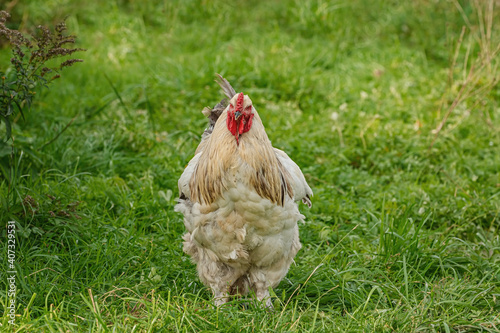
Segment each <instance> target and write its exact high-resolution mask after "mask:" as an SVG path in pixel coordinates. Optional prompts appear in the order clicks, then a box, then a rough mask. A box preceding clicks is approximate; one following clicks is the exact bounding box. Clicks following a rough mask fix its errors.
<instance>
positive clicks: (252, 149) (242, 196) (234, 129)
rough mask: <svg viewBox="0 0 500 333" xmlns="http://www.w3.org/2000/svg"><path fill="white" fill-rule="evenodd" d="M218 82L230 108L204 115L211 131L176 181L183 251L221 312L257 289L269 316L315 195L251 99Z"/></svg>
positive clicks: (222, 105)
mask: <svg viewBox="0 0 500 333" xmlns="http://www.w3.org/2000/svg"><path fill="white" fill-rule="evenodd" d="M217 82H218V83H219V85H220V86H221V88H222V90H223V92H224V93H225V95H226V96H227V97H228V98H229V103H227V101H226V100H223V101H221V102H220V103H219V104H217V105H216V106H215V108H214V109H213V110H211V109H208V108H205V109H204V110H203V113H204V114H205V116H207V117H208V118H209V121H210V123H209V127H208V128H207V129H206V130H205V132H204V133H203V135H202V140H201V142H200V144H199V146H198V148H197V149H196V152H195V156H194V157H193V158H192V159H191V161H190V162H189V164H188V166H187V167H186V169H185V170H184V172H183V173H182V175H181V177H180V179H179V184H178V185H179V192H180V195H179V201H178V204H177V205H176V206H175V210H176V211H177V212H180V213H182V214H183V215H184V225H185V227H186V229H187V233H186V234H185V235H184V236H183V239H184V247H183V250H184V252H185V253H186V254H188V255H190V256H191V258H192V260H193V261H194V262H195V263H196V264H197V270H198V274H199V277H200V280H201V281H202V282H203V283H204V284H205V285H206V286H208V287H210V288H211V289H212V292H213V295H214V303H215V305H216V306H220V305H222V304H224V303H226V302H227V301H228V299H229V297H230V296H231V295H237V294H239V295H245V294H247V293H248V292H249V291H250V290H253V291H254V292H255V295H256V297H257V299H258V300H259V301H263V302H265V306H266V307H268V308H271V309H272V302H271V298H270V294H269V288H274V287H276V286H277V285H278V284H279V282H280V281H281V280H282V279H283V278H284V277H285V275H286V273H287V272H288V269H289V267H290V264H291V263H292V261H293V258H294V257H295V255H296V254H297V252H298V251H299V250H300V248H301V244H300V241H299V229H298V226H297V222H298V221H301V220H303V219H304V216H303V215H302V214H300V212H299V209H298V204H297V201H301V200H302V201H303V202H304V203H305V204H307V205H308V206H309V207H311V199H310V198H311V196H312V190H311V188H310V187H309V185H308V184H307V182H306V180H305V178H304V175H303V174H302V172H301V170H300V168H299V167H298V166H297V164H295V162H293V161H292V160H291V159H290V157H288V155H287V154H286V153H285V152H283V151H281V150H279V149H276V148H273V146H272V145H271V142H270V141H269V138H268V137H267V134H266V131H265V129H264V125H263V124H262V121H261V119H260V117H259V114H258V113H257V110H256V109H255V107H254V106H253V104H252V100H251V99H250V97H249V96H247V95H244V94H243V93H236V92H235V91H234V89H233V88H232V87H231V85H230V84H229V82H228V81H227V80H225V79H224V78H223V77H222V76H220V75H219V77H218V80H217Z"/></svg>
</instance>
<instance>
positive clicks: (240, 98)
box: [236, 93, 244, 110]
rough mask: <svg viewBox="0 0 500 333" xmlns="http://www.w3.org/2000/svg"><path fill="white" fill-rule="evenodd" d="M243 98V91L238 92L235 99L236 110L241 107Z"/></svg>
mask: <svg viewBox="0 0 500 333" xmlns="http://www.w3.org/2000/svg"><path fill="white" fill-rule="evenodd" d="M243 98H244V95H243V93H239V95H238V99H237V100H236V110H241V109H243Z"/></svg>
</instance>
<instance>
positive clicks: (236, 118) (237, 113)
mask: <svg viewBox="0 0 500 333" xmlns="http://www.w3.org/2000/svg"><path fill="white" fill-rule="evenodd" d="M241 115H242V113H241V112H240V111H236V112H235V113H234V120H238V119H239V118H240V117H241Z"/></svg>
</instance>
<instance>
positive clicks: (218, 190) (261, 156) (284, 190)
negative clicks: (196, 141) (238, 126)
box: [189, 109, 293, 206]
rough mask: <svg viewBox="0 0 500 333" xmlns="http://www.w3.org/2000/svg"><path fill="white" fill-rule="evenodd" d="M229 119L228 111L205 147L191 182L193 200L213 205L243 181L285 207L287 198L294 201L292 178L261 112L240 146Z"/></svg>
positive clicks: (254, 119) (219, 121)
mask: <svg viewBox="0 0 500 333" xmlns="http://www.w3.org/2000/svg"><path fill="white" fill-rule="evenodd" d="M227 117H228V114H227V109H226V110H225V111H224V112H223V113H222V114H221V116H220V117H219V119H218V120H217V123H216V124H215V127H214V130H213V132H212V134H211V136H210V138H208V142H207V143H206V145H205V146H204V147H203V151H202V153H201V156H200V159H199V161H198V164H197V167H196V169H195V171H194V173H193V175H192V177H191V180H190V183H189V187H190V191H191V200H192V201H193V202H198V203H201V204H207V205H211V204H212V203H214V202H215V201H216V200H217V199H218V198H220V197H221V196H222V195H223V193H224V191H225V190H227V189H228V188H229V187H231V186H232V185H234V182H235V181H236V178H240V179H241V180H239V181H244V182H246V183H247V185H248V186H251V187H252V188H254V190H255V191H256V192H257V193H258V194H259V195H260V196H261V197H264V198H266V199H269V200H270V201H271V202H273V203H275V204H278V205H281V206H283V205H284V201H285V198H286V196H287V195H288V196H289V197H290V198H293V190H292V187H291V186H290V181H291V180H290V178H291V176H290V174H289V173H288V172H287V170H286V169H285V168H284V167H283V166H282V165H281V163H280V162H279V160H278V158H277V156H276V153H275V152H274V148H273V147H272V145H271V142H270V141H269V138H268V137H267V134H266V132H265V129H264V126H263V125H262V121H261V120H260V117H259V115H258V113H257V111H256V110H255V109H254V118H253V125H252V127H251V128H250V129H249V131H248V132H247V133H245V135H244V136H242V137H241V138H240V140H239V144H237V143H236V141H235V139H234V136H233V135H232V134H231V132H230V131H229V130H228V128H227V126H226V122H227Z"/></svg>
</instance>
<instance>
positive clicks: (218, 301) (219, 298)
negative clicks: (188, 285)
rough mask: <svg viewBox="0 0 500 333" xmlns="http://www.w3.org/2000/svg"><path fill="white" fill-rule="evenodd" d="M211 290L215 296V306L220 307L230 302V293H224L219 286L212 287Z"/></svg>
mask: <svg viewBox="0 0 500 333" xmlns="http://www.w3.org/2000/svg"><path fill="white" fill-rule="evenodd" d="M211 288H212V292H213V294H214V304H215V306H217V307H219V306H221V305H223V304H226V303H227V301H228V300H229V293H228V292H227V290H225V291H222V290H221V289H220V288H219V286H217V285H212V286H211Z"/></svg>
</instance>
